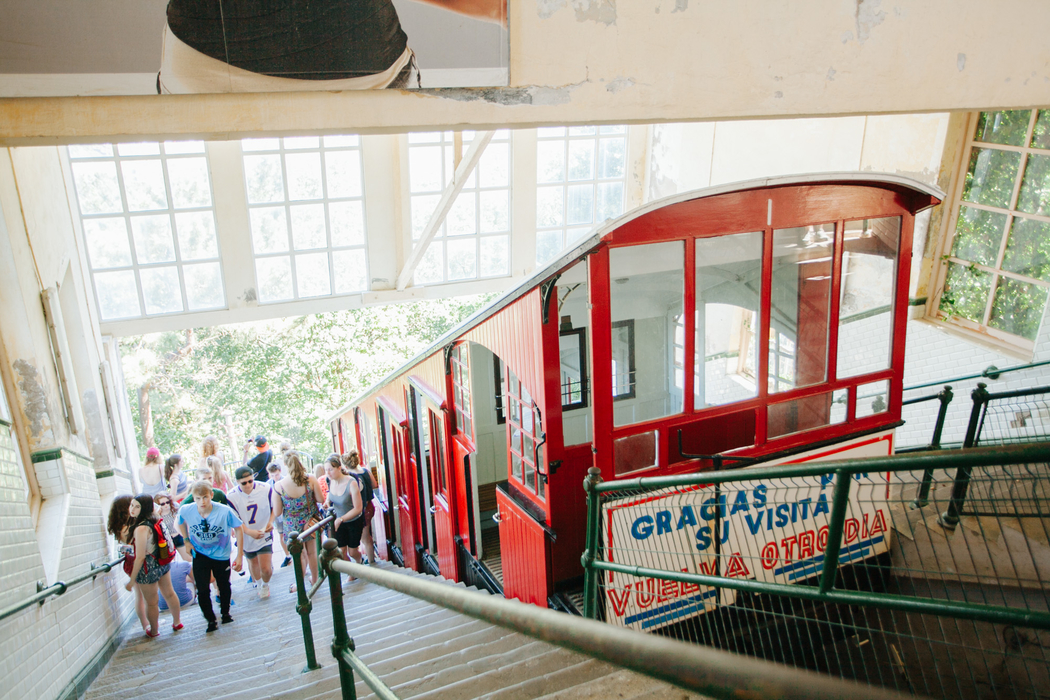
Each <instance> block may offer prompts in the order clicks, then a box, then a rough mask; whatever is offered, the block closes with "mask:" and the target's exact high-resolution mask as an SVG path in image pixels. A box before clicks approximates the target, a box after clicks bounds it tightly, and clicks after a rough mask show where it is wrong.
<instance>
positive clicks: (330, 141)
mask: <svg viewBox="0 0 1050 700" xmlns="http://www.w3.org/2000/svg"><path fill="white" fill-rule="evenodd" d="M360 143H361V139H360V137H358V136H357V134H346V135H344V136H325V137H324V145H325V148H345V147H351V146H357V145H359V144H360Z"/></svg>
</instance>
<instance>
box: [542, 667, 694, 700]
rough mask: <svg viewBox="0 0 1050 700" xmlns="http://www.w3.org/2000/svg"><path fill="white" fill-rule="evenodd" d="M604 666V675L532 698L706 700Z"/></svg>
mask: <svg viewBox="0 0 1050 700" xmlns="http://www.w3.org/2000/svg"><path fill="white" fill-rule="evenodd" d="M596 663H597V662H596ZM603 665H604V666H606V668H607V669H609V673H607V674H605V675H603V676H600V677H598V678H594V679H591V680H589V681H587V682H585V683H580V684H578V685H576V686H573V687H568V688H563V689H561V690H558V691H556V692H552V693H549V694H547V695H538V696H533V697H534V698H535V699H536V700H610V699H612V698H617V699H619V698H622V699H623V700H708V699H707V698H706V697H705V696H702V695H694V694H692V693H690V692H688V691H685V690H682V689H681V688H676V687H675V686H673V685H670V684H668V683H664V682H663V681H658V680H656V679H655V678H649V677H647V676H643V675H640V674H638V673H634V672H633V671H626V670H624V669H617V668H616V667H615V666H610V665H608V664H603Z"/></svg>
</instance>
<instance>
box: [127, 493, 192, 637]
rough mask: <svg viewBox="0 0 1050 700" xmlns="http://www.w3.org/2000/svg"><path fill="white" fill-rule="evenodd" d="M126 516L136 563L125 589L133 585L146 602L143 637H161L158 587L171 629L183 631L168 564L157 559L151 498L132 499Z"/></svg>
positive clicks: (144, 495)
mask: <svg viewBox="0 0 1050 700" xmlns="http://www.w3.org/2000/svg"><path fill="white" fill-rule="evenodd" d="M128 516H129V520H130V524H129V525H128V531H129V532H130V534H131V540H132V542H133V544H134V545H135V563H134V564H133V565H132V567H131V573H130V574H129V577H130V580H129V581H128V583H127V585H126V586H124V587H125V588H126V589H128V590H129V591H130V590H131V588H132V584H134V586H135V587H136V588H138V589H139V591H140V592H141V594H142V597H143V598H144V599H145V601H146V618H147V619H148V621H149V629H148V630H146V636H148V637H159V636H160V631H159V630H158V629H157V620H158V618H159V617H160V608H159V607H158V604H157V589H158V587H159V589H160V593H161V595H163V596H164V600H165V601H167V603H168V608H169V609H170V610H171V629H172V630H173V631H175V632H178V631H179V630H180V629H182V622H181V621H180V619H179V608H180V605H179V597H178V596H177V595H176V594H175V589H174V588H172V585H171V574H170V573H169V570H170V569H171V564H164V565H161V564H160V562H159V561H157V556H156V553H157V533H156V531H155V530H154V529H153V524H154V523H155V522H157V521H158V520H159V518H157V517H156V516H155V515H154V514H153V496H148V495H146V494H140V495H138V496H135V498H133V499H131V503H130V504H128Z"/></svg>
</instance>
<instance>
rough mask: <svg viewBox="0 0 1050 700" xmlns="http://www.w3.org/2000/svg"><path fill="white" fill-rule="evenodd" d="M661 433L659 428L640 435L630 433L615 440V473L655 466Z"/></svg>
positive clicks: (617, 474) (618, 474) (619, 473)
mask: <svg viewBox="0 0 1050 700" xmlns="http://www.w3.org/2000/svg"><path fill="white" fill-rule="evenodd" d="M659 433H660V431H658V430H650V431H649V432H647V433H641V434H640V435H628V436H627V437H622V438H617V439H616V440H614V441H613V473H614V474H616V476H620V475H621V474H627V473H629V472H633V471H637V470H639V469H646V468H647V467H655V466H656V462H657V458H656V456H657V449H656V445H657V443H658V442H659V439H658V438H659Z"/></svg>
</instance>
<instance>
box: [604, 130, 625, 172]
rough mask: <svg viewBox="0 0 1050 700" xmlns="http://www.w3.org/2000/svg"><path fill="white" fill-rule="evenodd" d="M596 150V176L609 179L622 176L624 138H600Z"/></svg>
mask: <svg viewBox="0 0 1050 700" xmlns="http://www.w3.org/2000/svg"><path fill="white" fill-rule="evenodd" d="M600 143H601V146H600V148H599V151H598V177H599V178H602V179H603V180H604V179H609V178H613V177H623V173H624V165H625V162H626V156H627V153H626V151H627V142H626V141H625V140H624V139H602V140H601V142H600Z"/></svg>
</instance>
